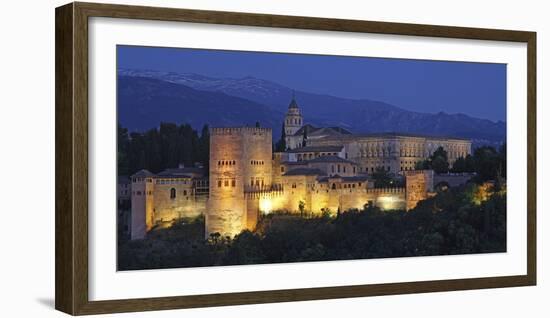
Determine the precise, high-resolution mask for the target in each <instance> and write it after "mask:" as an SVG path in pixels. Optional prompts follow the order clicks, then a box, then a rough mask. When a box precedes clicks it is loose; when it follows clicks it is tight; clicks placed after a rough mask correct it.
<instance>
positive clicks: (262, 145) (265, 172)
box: [241, 128, 273, 188]
mask: <svg viewBox="0 0 550 318" xmlns="http://www.w3.org/2000/svg"><path fill="white" fill-rule="evenodd" d="M241 136H242V137H241V138H242V154H241V155H242V159H243V168H244V171H243V177H244V181H245V183H246V184H247V185H251V183H252V182H251V181H252V180H254V187H258V186H259V187H263V188H265V187H269V186H271V182H272V150H273V149H272V142H273V141H272V137H271V129H267V128H241ZM258 180H259V181H260V182H259V185H258V183H257V182H256V181H258Z"/></svg>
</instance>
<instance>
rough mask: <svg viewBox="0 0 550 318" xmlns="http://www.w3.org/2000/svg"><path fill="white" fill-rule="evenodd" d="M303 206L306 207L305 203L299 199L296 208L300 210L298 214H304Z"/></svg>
mask: <svg viewBox="0 0 550 318" xmlns="http://www.w3.org/2000/svg"><path fill="white" fill-rule="evenodd" d="M305 208H306V203H305V202H304V201H302V200H300V202H298V210H300V216H301V217H303V216H304V211H305Z"/></svg>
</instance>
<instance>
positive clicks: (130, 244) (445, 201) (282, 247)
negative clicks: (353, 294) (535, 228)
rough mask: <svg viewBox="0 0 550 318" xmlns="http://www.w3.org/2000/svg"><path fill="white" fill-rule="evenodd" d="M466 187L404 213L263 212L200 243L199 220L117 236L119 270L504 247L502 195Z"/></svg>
mask: <svg viewBox="0 0 550 318" xmlns="http://www.w3.org/2000/svg"><path fill="white" fill-rule="evenodd" d="M487 191H488V189H487V187H485V186H483V185H481V186H480V185H476V184H468V185H465V186H462V187H457V188H451V189H449V190H448V191H446V192H441V193H439V194H438V195H436V196H435V197H433V198H431V199H428V200H425V201H422V202H420V203H419V205H418V206H417V207H416V208H415V209H413V210H411V211H409V212H405V211H390V212H387V211H386V212H382V211H380V210H379V209H378V208H375V207H365V208H364V209H363V210H353V211H347V212H344V213H339V214H338V215H337V216H336V217H332V218H331V217H330V216H328V215H325V216H321V217H313V218H303V217H300V216H299V215H291V214H285V213H277V214H268V215H264V216H263V217H262V218H261V220H260V222H259V224H258V227H257V229H256V231H254V232H250V231H244V232H242V233H241V234H239V235H237V236H236V237H235V238H234V239H233V240H230V239H229V238H224V237H221V236H219V235H216V234H214V235H212V236H211V237H210V238H209V240H204V223H203V220H202V219H198V220H195V221H192V222H186V223H182V222H178V223H177V224H175V225H174V226H172V227H169V228H164V229H157V230H153V231H151V232H150V233H149V234H148V236H147V238H146V239H144V240H138V241H124V240H121V241H119V257H118V267H119V270H130V269H153V268H174V267H197V266H214V265H236V264H262V263H281V262H304V261H327V260H349V259H365V258H386V257H409V256H426V255H451V254H472V253H492V252H505V251H506V193H505V190H502V189H499V188H498V187H495V188H493V189H492V190H491V189H489V192H487Z"/></svg>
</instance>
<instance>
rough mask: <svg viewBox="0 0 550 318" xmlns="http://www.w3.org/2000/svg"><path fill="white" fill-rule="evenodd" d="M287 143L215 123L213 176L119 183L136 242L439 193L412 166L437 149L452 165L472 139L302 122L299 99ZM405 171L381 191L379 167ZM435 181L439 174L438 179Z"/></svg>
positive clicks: (264, 132)
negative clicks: (184, 222)
mask: <svg viewBox="0 0 550 318" xmlns="http://www.w3.org/2000/svg"><path fill="white" fill-rule="evenodd" d="M283 128H284V133H285V142H286V148H287V150H286V151H284V152H273V150H272V142H273V139H272V130H271V128H260V127H231V128H229V127H220V128H211V130H210V162H209V171H208V172H209V173H208V177H206V174H205V172H204V171H203V169H201V168H197V167H183V166H180V167H178V168H174V169H167V170H165V171H163V172H161V173H158V174H153V173H151V172H149V171H147V170H141V171H139V172H137V173H135V174H134V175H132V176H131V177H130V178H129V180H128V181H127V182H121V181H119V184H118V195H119V200H120V199H124V198H126V199H127V200H130V202H131V217H130V220H129V230H130V235H131V238H132V239H140V238H143V237H145V235H146V233H147V232H148V231H149V230H151V229H152V228H153V227H155V226H157V225H159V224H163V223H167V222H172V221H173V220H176V219H181V218H193V217H198V216H201V215H204V217H205V235H206V236H207V237H208V235H210V234H212V233H216V232H217V233H220V234H221V235H223V236H230V237H232V236H234V235H236V234H238V233H240V232H241V231H242V230H245V229H249V230H253V229H254V228H255V226H256V224H257V222H258V218H259V216H260V215H261V213H270V212H272V211H278V210H284V211H289V212H294V213H304V211H305V212H307V213H308V214H313V215H315V214H321V213H330V214H336V213H338V212H345V211H347V210H350V209H362V208H363V207H364V206H365V205H373V206H377V207H379V208H381V209H383V210H391V209H405V210H409V209H412V208H414V207H415V206H416V204H417V202H418V201H420V200H424V199H426V198H428V197H429V196H431V195H433V194H434V179H435V178H437V176H436V175H434V173H433V171H432V170H415V169H414V167H415V164H416V163H417V162H419V161H423V160H425V159H427V158H428V157H429V156H430V155H431V154H432V153H433V152H434V151H435V150H436V149H437V148H438V147H443V149H445V150H446V151H447V154H448V160H449V163H450V164H451V165H452V164H453V163H454V161H455V160H456V159H457V158H459V157H465V156H466V155H468V154H470V153H471V141H470V140H466V139H461V138H444V137H432V136H421V135H411V134H400V133H379V134H352V133H351V132H349V131H347V130H346V129H343V128H340V127H314V126H312V125H309V124H304V120H303V117H302V114H301V112H300V108H299V107H298V104H297V103H296V101H295V99H294V98H293V99H292V101H291V103H290V105H289V107H288V111H287V114H286V116H285V119H284V127H283ZM380 168H382V169H385V170H386V171H388V172H389V173H392V174H395V175H396V176H399V177H401V178H403V180H404V186H401V187H391V188H375V187H374V182H373V179H372V177H371V174H372V173H373V172H375V170H376V169H380ZM436 181H437V180H436Z"/></svg>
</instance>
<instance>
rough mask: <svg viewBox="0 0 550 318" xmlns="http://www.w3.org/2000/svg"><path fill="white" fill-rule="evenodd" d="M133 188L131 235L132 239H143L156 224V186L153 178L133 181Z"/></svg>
mask: <svg viewBox="0 0 550 318" xmlns="http://www.w3.org/2000/svg"><path fill="white" fill-rule="evenodd" d="M131 188H132V189H131V190H132V192H131V193H132V199H131V200H132V203H131V204H132V205H131V207H132V215H131V230H130V236H131V239H132V240H135V239H142V238H144V237H145V235H146V233H147V232H148V231H149V230H151V229H152V228H153V225H154V207H153V200H154V187H153V180H152V179H151V178H144V179H143V181H139V182H133V183H132V186H131Z"/></svg>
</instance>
